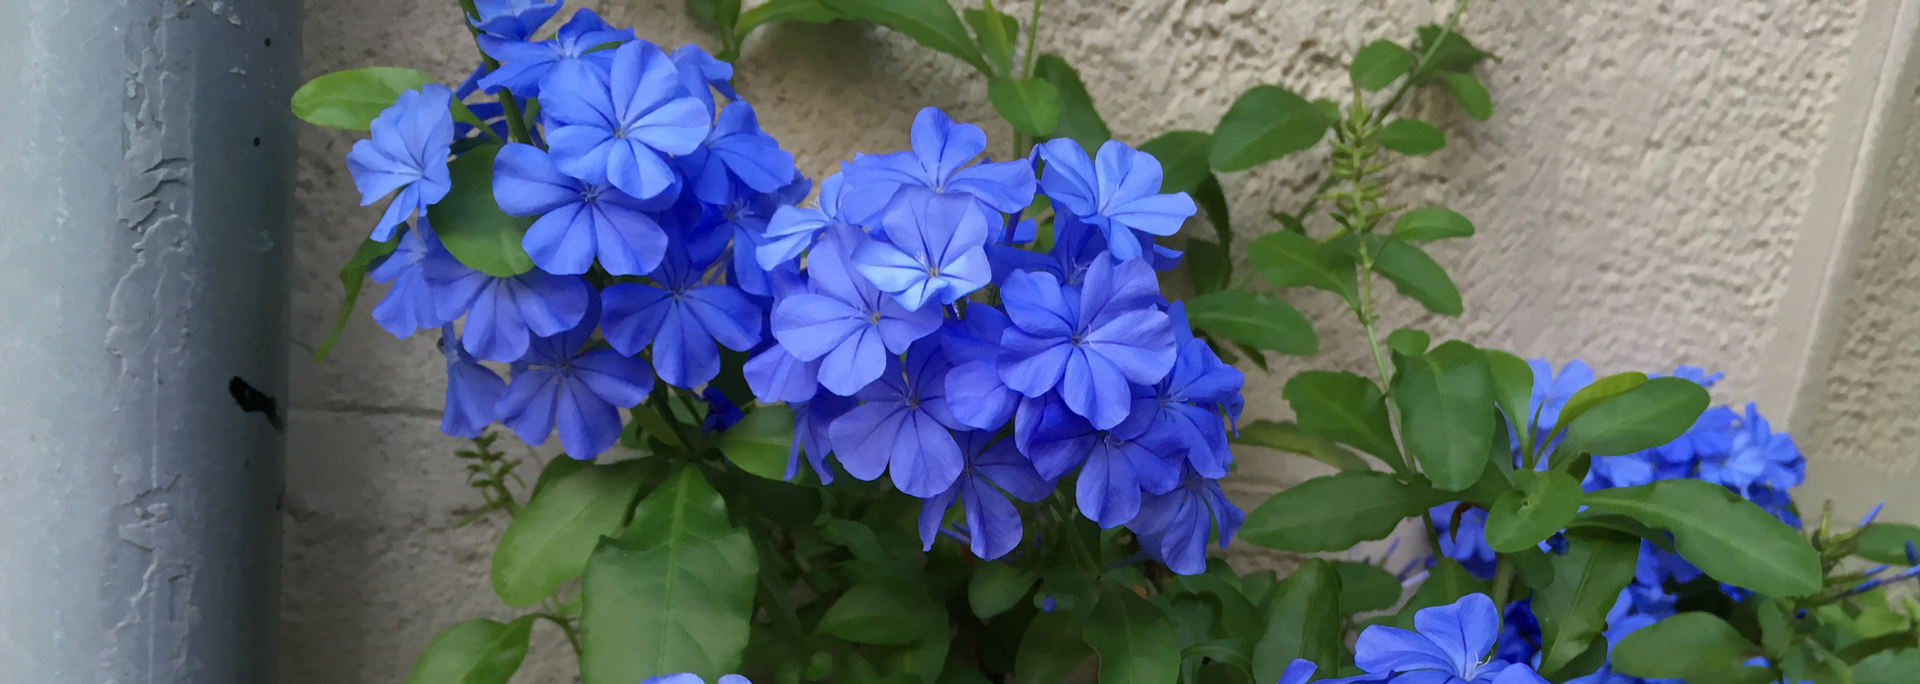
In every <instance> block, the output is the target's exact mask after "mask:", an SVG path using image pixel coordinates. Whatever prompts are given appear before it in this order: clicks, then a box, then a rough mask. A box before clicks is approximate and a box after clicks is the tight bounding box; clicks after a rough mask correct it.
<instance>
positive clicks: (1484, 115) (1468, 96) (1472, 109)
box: [1440, 71, 1493, 121]
mask: <svg viewBox="0 0 1920 684" xmlns="http://www.w3.org/2000/svg"><path fill="white" fill-rule="evenodd" d="M1440 78H1442V79H1444V80H1446V82H1447V92H1450V93H1453V101H1454V102H1458V103H1460V110H1461V111H1464V112H1466V113H1467V116H1470V117H1473V119H1474V120H1475V121H1486V120H1487V119H1491V118H1493V97H1492V96H1489V95H1487V87H1486V86H1484V85H1481V84H1480V79H1478V78H1474V77H1473V74H1469V73H1464V72H1458V71H1448V72H1444V73H1442V74H1440Z"/></svg>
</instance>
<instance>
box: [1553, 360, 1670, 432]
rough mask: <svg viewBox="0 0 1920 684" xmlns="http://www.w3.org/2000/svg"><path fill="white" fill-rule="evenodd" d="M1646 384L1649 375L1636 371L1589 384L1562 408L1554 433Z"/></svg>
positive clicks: (1610, 376) (1575, 393)
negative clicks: (1590, 411) (1594, 409)
mask: <svg viewBox="0 0 1920 684" xmlns="http://www.w3.org/2000/svg"><path fill="white" fill-rule="evenodd" d="M1646 382H1647V374H1646V373H1641V372H1637V371H1635V372H1628V373H1615V374H1613V375H1609V376H1607V377H1604V378H1600V379H1599V380H1595V381H1593V382H1592V383H1589V384H1588V385H1587V386H1586V387H1582V388H1580V390H1579V391H1577V392H1574V393H1573V396H1571V397H1568V398H1567V403H1566V404H1565V405H1563V406H1561V407H1560V416H1559V417H1558V418H1557V419H1555V423H1554V425H1553V431H1552V433H1557V432H1559V431H1560V428H1563V427H1566V426H1567V423H1570V422H1573V419H1575V418H1579V417H1580V416H1582V415H1584V414H1585V413H1586V412H1587V411H1589V410H1592V409H1593V407H1595V406H1599V405H1600V404H1603V403H1606V402H1608V401H1611V400H1612V399H1613V398H1614V397H1618V396H1620V395H1622V394H1626V393H1627V392H1628V391H1630V390H1632V389H1633V388H1635V387H1639V386H1641V385H1643V384H1646ZM1552 433H1549V434H1552Z"/></svg>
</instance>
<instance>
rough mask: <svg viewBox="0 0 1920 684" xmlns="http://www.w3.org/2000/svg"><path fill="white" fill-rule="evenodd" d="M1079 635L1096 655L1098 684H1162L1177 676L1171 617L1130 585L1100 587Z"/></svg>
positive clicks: (1177, 652)
mask: <svg viewBox="0 0 1920 684" xmlns="http://www.w3.org/2000/svg"><path fill="white" fill-rule="evenodd" d="M1085 637H1086V640H1087V645H1089V646H1092V647H1093V650H1094V652H1096V653H1099V654H1100V681H1101V683H1102V684H1166V683H1167V682H1172V681H1174V680H1176V679H1178V678H1179V676H1180V645H1179V642H1178V641H1176V640H1175V636H1174V633H1173V621H1172V620H1169V619H1167V614H1166V613H1165V612H1164V611H1161V610H1160V607H1159V606H1155V605H1153V604H1152V603H1149V602H1147V600H1146V599H1143V598H1140V596H1139V595H1137V594H1134V593H1133V591H1132V590H1130V589H1127V588H1125V587H1121V586H1118V585H1115V584H1112V583H1107V584H1104V585H1103V586H1101V587H1100V603H1099V604H1098V605H1095V606H1094V607H1093V612H1092V613H1090V614H1088V615H1087V624H1086V626H1085Z"/></svg>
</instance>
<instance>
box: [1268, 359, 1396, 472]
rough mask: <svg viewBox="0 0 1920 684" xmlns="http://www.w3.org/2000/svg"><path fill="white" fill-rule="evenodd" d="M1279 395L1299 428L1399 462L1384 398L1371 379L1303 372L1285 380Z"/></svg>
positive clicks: (1383, 458) (1348, 374) (1387, 460)
mask: <svg viewBox="0 0 1920 684" xmlns="http://www.w3.org/2000/svg"><path fill="white" fill-rule="evenodd" d="M1280 396H1281V397H1282V398H1284V399H1286V400H1287V404H1288V405H1289V406H1291V407H1293V413H1294V415H1295V416H1296V419H1297V420H1298V421H1299V425H1300V429H1301V430H1303V431H1306V432H1308V433H1312V434H1316V435H1320V436H1323V437H1326V438H1328V439H1332V440H1335V441H1339V442H1343V443H1346V444H1348V445H1350V446H1353V447H1354V448H1356V449H1359V450H1361V451H1365V452H1367V453H1369V454H1373V455H1375V456H1378V457H1380V459H1381V460H1384V461H1386V462H1388V463H1389V464H1394V463H1400V462H1401V459H1400V448H1399V447H1398V446H1397V445H1395V444H1394V440H1393V423H1392V420H1391V419H1390V418H1389V417H1388V414H1387V404H1386V401H1385V399H1386V398H1385V396H1384V395H1382V394H1381V392H1380V387H1379V386H1377V385H1375V384H1373V381H1371V380H1368V379H1366V378H1363V377H1360V376H1358V375H1354V374H1352V373H1334V372H1330V371H1306V372H1304V373H1300V374H1299V375H1295V376H1293V379H1291V380H1288V381H1287V385H1286V387H1285V388H1284V389H1282V390H1281V391H1280Z"/></svg>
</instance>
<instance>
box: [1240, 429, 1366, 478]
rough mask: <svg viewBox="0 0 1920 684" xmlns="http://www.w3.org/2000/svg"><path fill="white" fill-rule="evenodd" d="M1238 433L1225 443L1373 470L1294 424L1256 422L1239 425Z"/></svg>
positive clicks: (1348, 452)
mask: <svg viewBox="0 0 1920 684" xmlns="http://www.w3.org/2000/svg"><path fill="white" fill-rule="evenodd" d="M1239 433H1240V434H1238V435H1234V436H1232V437H1229V438H1228V441H1229V442H1232V443H1234V444H1250V445H1253V446H1262V447H1266V448H1269V449H1278V450H1280V451H1286V452H1291V453H1296V454H1300V455H1301V456H1306V457H1308V458H1311V459H1313V460H1316V461H1319V462H1321V463H1325V464H1327V465H1330V466H1333V467H1335V468H1339V469H1341V470H1372V467H1371V466H1368V465H1367V462H1366V460H1365V459H1362V458H1360V457H1359V456H1355V455H1354V453H1353V452H1351V451H1347V450H1346V449H1344V448H1342V447H1341V446H1340V445H1339V444H1336V443H1334V441H1333V440H1331V439H1328V438H1326V437H1322V436H1320V435H1315V434H1309V433H1306V432H1303V431H1301V430H1300V427H1299V426H1297V425H1294V424H1293V423H1284V422H1274V421H1270V420H1256V421H1254V422H1251V423H1247V424H1245V425H1241V426H1240V430H1239Z"/></svg>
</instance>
